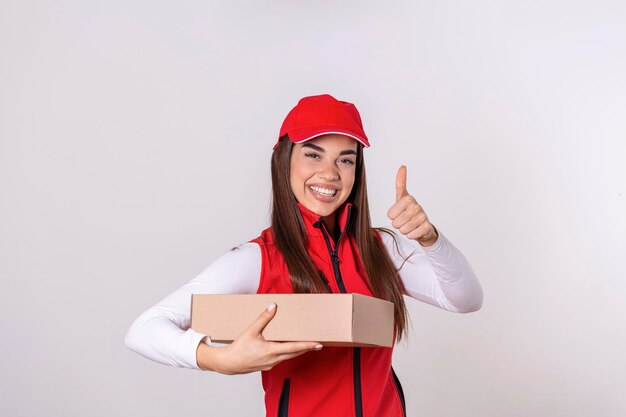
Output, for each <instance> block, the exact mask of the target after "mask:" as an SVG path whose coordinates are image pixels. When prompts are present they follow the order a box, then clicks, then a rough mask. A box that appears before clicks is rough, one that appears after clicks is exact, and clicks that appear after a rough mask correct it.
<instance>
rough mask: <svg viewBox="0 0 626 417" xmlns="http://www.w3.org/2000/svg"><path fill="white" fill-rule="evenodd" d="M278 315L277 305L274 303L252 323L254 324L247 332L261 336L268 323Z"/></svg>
mask: <svg viewBox="0 0 626 417" xmlns="http://www.w3.org/2000/svg"><path fill="white" fill-rule="evenodd" d="M274 315H276V304H274V303H272V304H270V305H269V306H267V308H266V309H265V310H264V311H263V312H262V313H261V314H260V315H259V317H257V318H256V320H254V321H253V322H252V324H251V325H250V326H249V327H248V328H247V329H246V331H249V332H252V333H253V334H255V335H259V334H261V332H262V331H263V329H264V328H265V326H267V323H269V322H270V321H271V320H272V319H273V318H274Z"/></svg>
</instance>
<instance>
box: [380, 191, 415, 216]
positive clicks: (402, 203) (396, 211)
mask: <svg viewBox="0 0 626 417" xmlns="http://www.w3.org/2000/svg"><path fill="white" fill-rule="evenodd" d="M412 205H419V204H418V203H417V201H415V198H413V196H411V195H409V194H406V195H405V196H404V197H402V198H400V200H398V201H396V202H395V203H393V205H392V206H391V207H390V208H389V210H388V211H387V217H389V219H391V220H393V219H395V218H396V217H398V216H399V215H400V214H402V213H404V212H405V211H406V210H407V209H409V208H410V207H411V206H412Z"/></svg>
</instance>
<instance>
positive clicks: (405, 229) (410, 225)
mask: <svg viewBox="0 0 626 417" xmlns="http://www.w3.org/2000/svg"><path fill="white" fill-rule="evenodd" d="M423 222H424V218H420V217H414V218H412V219H411V220H409V221H408V222H406V223H405V224H403V225H402V226H400V227H398V228H397V229H398V230H399V231H400V233H402V234H403V235H408V234H409V233H411V232H412V231H413V230H415V229H417V228H418V227H420V225H421V224H422V223H423Z"/></svg>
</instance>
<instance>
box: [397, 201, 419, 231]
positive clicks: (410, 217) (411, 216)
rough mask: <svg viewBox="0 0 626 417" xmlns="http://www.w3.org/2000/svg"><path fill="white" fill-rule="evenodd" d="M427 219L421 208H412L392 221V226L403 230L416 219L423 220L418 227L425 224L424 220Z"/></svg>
mask: <svg viewBox="0 0 626 417" xmlns="http://www.w3.org/2000/svg"><path fill="white" fill-rule="evenodd" d="M425 218H426V213H424V211H423V210H422V209H421V207H419V206H411V207H409V208H407V209H406V210H404V211H403V212H402V213H400V214H399V215H398V216H396V217H395V218H394V219H393V220H392V221H391V225H392V226H393V227H395V228H396V229H399V228H401V227H402V226H404V225H405V224H407V223H409V222H411V221H414V220H415V219H419V220H422V221H420V222H419V223H417V224H416V227H417V226H419V225H420V224H421V223H423V220H425Z"/></svg>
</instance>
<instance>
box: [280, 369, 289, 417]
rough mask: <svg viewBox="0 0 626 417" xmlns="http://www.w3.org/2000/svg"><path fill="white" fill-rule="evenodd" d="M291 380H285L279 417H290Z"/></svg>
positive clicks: (281, 393)
mask: <svg viewBox="0 0 626 417" xmlns="http://www.w3.org/2000/svg"><path fill="white" fill-rule="evenodd" d="M290 387H291V380H290V379H289V378H287V379H285V382H283V389H282V390H281V391H280V399H279V400H278V417H288V414H289V391H290Z"/></svg>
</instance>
